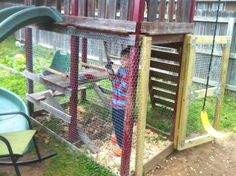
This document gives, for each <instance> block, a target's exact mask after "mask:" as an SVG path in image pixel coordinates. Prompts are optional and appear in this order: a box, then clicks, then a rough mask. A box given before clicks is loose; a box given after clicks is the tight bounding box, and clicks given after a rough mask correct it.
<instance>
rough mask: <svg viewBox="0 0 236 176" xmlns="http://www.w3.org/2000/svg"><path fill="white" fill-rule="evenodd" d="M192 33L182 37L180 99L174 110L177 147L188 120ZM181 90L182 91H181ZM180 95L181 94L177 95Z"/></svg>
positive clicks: (193, 61)
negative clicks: (175, 110)
mask: <svg viewBox="0 0 236 176" xmlns="http://www.w3.org/2000/svg"><path fill="white" fill-rule="evenodd" d="M193 42H194V40H193V37H192V35H186V36H185V39H184V48H183V55H182V61H183V63H182V64H183V65H182V68H181V72H182V74H181V75H180V85H179V86H180V87H179V95H182V99H181V100H180V99H179V100H178V108H177V112H176V127H175V136H174V147H175V148H178V147H180V148H181V146H182V145H183V144H182V142H183V141H184V140H185V137H186V129H187V120H188V105H189V95H190V90H189V88H190V87H191V84H192V73H193V68H192V67H193V64H194V63H195V47H194V46H193ZM181 91H183V92H181ZM179 97H181V96H179Z"/></svg>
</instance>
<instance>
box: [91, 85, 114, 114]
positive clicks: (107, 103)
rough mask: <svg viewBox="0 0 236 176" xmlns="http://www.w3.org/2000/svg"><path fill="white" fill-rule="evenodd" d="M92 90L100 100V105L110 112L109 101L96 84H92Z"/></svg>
mask: <svg viewBox="0 0 236 176" xmlns="http://www.w3.org/2000/svg"><path fill="white" fill-rule="evenodd" d="M92 85H93V89H94V90H95V92H96V93H97V95H98V97H99V98H100V99H101V101H102V103H103V104H104V106H105V107H106V108H107V109H109V110H111V105H110V101H109V100H108V99H107V97H105V96H104V94H103V92H102V91H101V89H100V88H99V87H98V85H97V84H96V83H93V84H92Z"/></svg>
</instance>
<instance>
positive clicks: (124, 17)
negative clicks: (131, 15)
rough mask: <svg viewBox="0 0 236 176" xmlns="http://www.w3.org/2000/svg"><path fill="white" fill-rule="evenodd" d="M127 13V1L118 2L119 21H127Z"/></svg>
mask: <svg viewBox="0 0 236 176" xmlns="http://www.w3.org/2000/svg"><path fill="white" fill-rule="evenodd" d="M128 11H129V1H128V0H120V19H121V20H127V19H128Z"/></svg>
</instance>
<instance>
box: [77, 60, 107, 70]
mask: <svg viewBox="0 0 236 176" xmlns="http://www.w3.org/2000/svg"><path fill="white" fill-rule="evenodd" d="M80 64H81V66H82V67H86V68H92V69H95V70H98V71H105V68H104V67H100V66H97V65H93V64H88V63H85V62H81V63H80Z"/></svg>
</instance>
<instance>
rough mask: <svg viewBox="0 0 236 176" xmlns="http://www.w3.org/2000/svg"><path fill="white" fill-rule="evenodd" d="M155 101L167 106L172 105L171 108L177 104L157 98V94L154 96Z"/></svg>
mask: <svg viewBox="0 0 236 176" xmlns="http://www.w3.org/2000/svg"><path fill="white" fill-rule="evenodd" d="M154 102H155V103H156V104H160V105H164V106H167V107H170V108H174V106H175V103H173V102H170V101H166V100H163V99H160V98H157V97H155V96H154Z"/></svg>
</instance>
